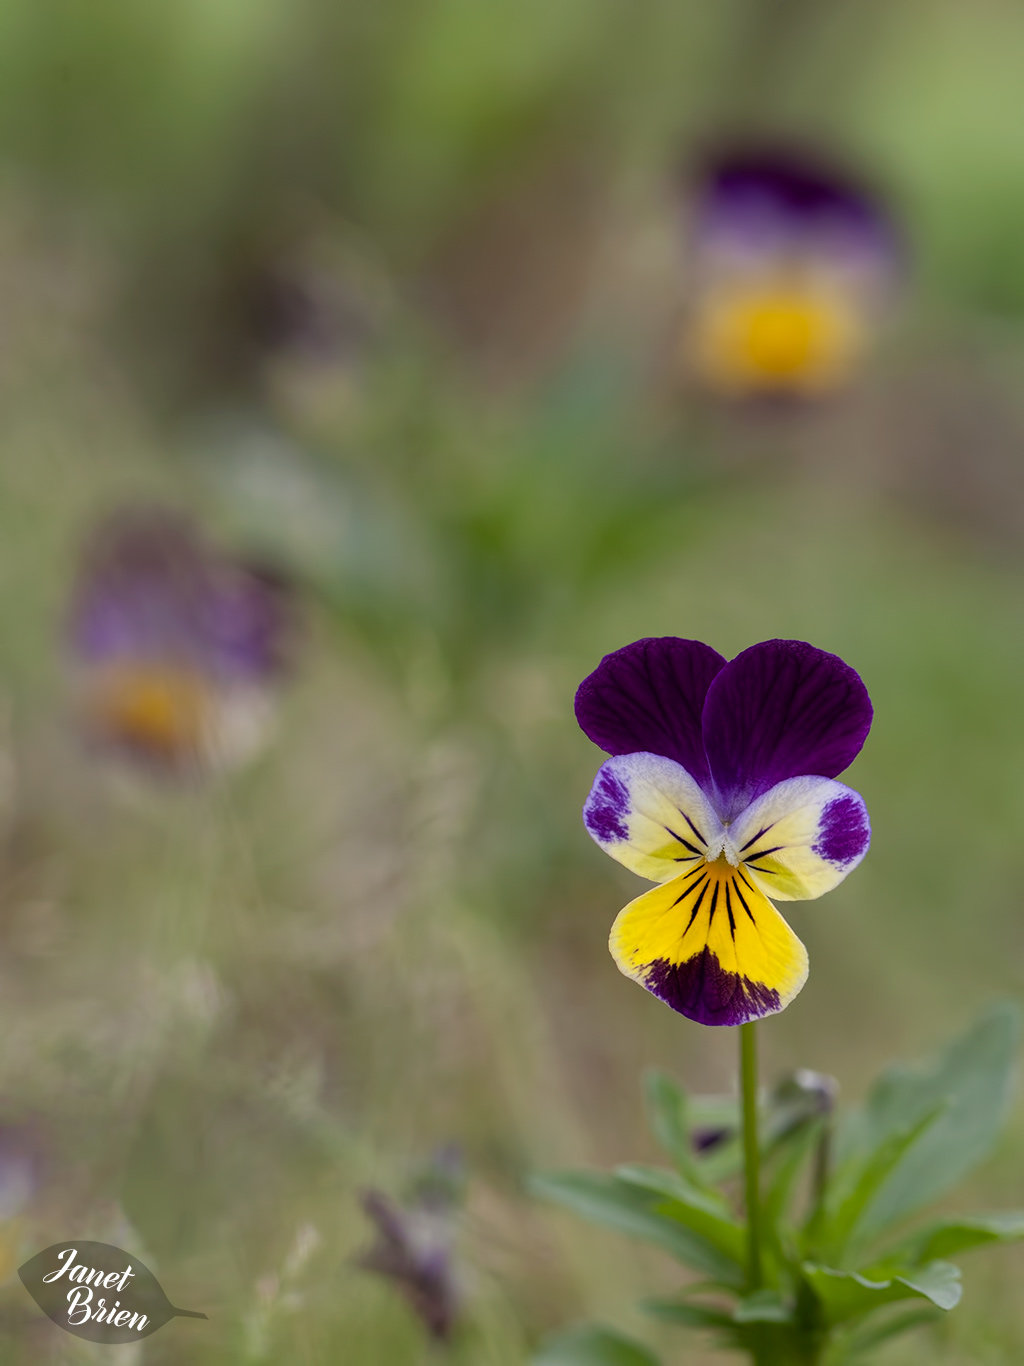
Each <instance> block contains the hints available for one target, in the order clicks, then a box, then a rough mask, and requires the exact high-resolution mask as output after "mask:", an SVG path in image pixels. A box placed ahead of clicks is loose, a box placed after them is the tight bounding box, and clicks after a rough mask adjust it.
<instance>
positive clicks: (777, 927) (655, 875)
mask: <svg viewBox="0 0 1024 1366" xmlns="http://www.w3.org/2000/svg"><path fill="white" fill-rule="evenodd" d="M871 717H872V710H871V701H870V699H869V697H868V694H867V690H866V688H865V687H864V684H863V683H862V682H861V679H860V677H859V675H858V674H857V673H855V672H854V670H853V669H851V668H850V667H849V666H848V665H847V664H844V663H843V661H842V660H841V659H839V658H838V657H837V656H836V655H831V654H827V653H826V652H825V651H824V650H818V649H815V648H814V646H812V645H807V644H805V643H804V642H802V641H797V640H767V641H764V642H763V643H762V644H760V645H753V646H751V648H750V649H749V650H744V651H743V653H742V654H740V655H737V656H736V658H735V659H733V660H731V661H730V662H728V663H727V662H726V660H725V659H724V658H723V657H722V656H721V655H720V654H719V653H718V652H717V651H716V650H713V649H711V647H710V646H708V645H703V644H701V642H700V641H696V640H680V639H677V638H676V637H674V636H667V637H662V638H658V639H648V640H638V641H636V642H634V643H633V644H632V645H627V646H625V647H624V648H623V649H621V650H616V651H615V652H614V654H610V655H606V656H605V658H604V659H603V660H602V661H601V663H600V664H599V665H598V667H597V668H596V669H595V670H594V672H593V673H592V674H590V676H589V677H588V678H585V679H584V680H583V682H582V683H581V684H580V687H579V690H578V692H577V694H576V718H577V720H578V721H579V724H580V726H581V728H582V729H583V731H584V732H585V734H586V735H587V736H589V738H590V739H591V740H593V741H594V743H595V744H597V745H599V746H600V747H601V749H603V750H604V751H605V752H606V753H608V754H610V755H612V756H613V757H612V758H610V759H609V760H608V761H607V762H606V763H605V764H603V765H602V766H601V769H600V770H599V772H598V775H597V778H596V779H595V781H594V785H593V788H592V789H591V792H590V796H589V797H588V798H587V801H586V805H585V806H584V808H583V818H584V822H585V824H586V827H587V830H588V831H589V832H590V834H591V836H592V837H593V838H594V839H595V840H596V841H597V843H598V844H600V845H601V847H602V848H603V849H604V850H606V852H607V853H609V854H611V856H612V858H614V859H617V860H618V861H619V862H620V863H622V864H624V865H625V867H627V868H629V869H630V870H631V871H632V872H634V873H639V874H640V875H641V876H642V877H645V878H648V879H649V880H651V881H652V882H656V883H658V884H659V885H658V886H657V887H655V888H654V889H653V890H651V891H648V892H645V893H644V895H643V896H640V897H637V899H636V900H635V901H632V902H630V904H629V905H628V906H626V907H625V909H624V910H622V911H621V912H620V913H619V915H618V917H617V919H616V921H615V923H614V925H613V926H612V932H611V938H610V941H609V947H610V949H611V953H612V957H613V958H614V959H615V962H616V964H617V965H618V967H619V970H620V971H621V972H623V973H625V975H626V976H627V977H631V978H632V979H633V980H634V981H636V982H639V983H640V984H641V986H644V987H646V988H647V990H648V991H650V992H652V993H653V994H654V995H655V996H657V997H658V998H659V999H660V1000H662V1001H664V1002H665V1003H666V1004H667V1005H670V1006H671V1007H672V1009H673V1010H678V1011H679V1012H680V1013H681V1014H683V1015H686V1016H687V1017H688V1018H689V1019H691V1020H697V1021H699V1022H700V1023H701V1024H710V1025H738V1024H744V1023H745V1022H746V1021H748V1020H753V1019H757V1018H758V1017H760V1016H762V1015H771V1014H774V1013H775V1012H776V1011H779V1010H782V1009H783V1008H784V1007H785V1006H787V1005H788V1004H789V1002H790V1001H792V999H793V997H794V996H796V994H797V992H798V991H799V990H800V988H801V987H802V986H803V984H804V982H805V981H806V979H807V951H806V949H805V948H804V946H803V944H802V943H801V942H800V940H799V939H798V938H797V937H796V935H795V934H794V933H793V931H792V930H791V929H790V927H789V925H788V924H787V923H786V921H785V920H784V919H783V918H782V916H781V915H780V914H779V912H778V911H777V910H776V908H775V906H774V905H773V902H774V901H806V900H813V899H814V898H816V897H819V896H821V895H822V894H823V893H824V892H827V891H830V890H831V889H832V888H833V887H835V886H837V884H838V883H840V882H842V880H843V879H844V878H845V877H846V875H847V873H849V872H850V871H851V869H853V868H855V867H856V866H857V864H858V863H859V862H860V861H861V859H862V858H863V857H864V855H865V853H866V852H867V848H868V842H869V839H870V826H869V823H868V814H867V810H866V808H865V806H864V802H863V800H862V798H861V797H860V796H859V795H858V794H857V793H856V792H854V791H853V790H852V789H851V788H848V787H845V786H844V785H843V784H842V783H838V782H836V781H835V778H836V776H837V775H838V774H839V773H841V772H842V771H843V770H844V769H845V768H846V767H847V766H848V765H849V764H850V763H852V761H853V759H854V758H855V757H856V755H857V754H858V753H859V751H860V749H861V746H862V745H863V743H864V740H865V739H866V737H867V733H868V730H869V729H870V726H871Z"/></svg>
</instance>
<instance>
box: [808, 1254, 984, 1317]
mask: <svg viewBox="0 0 1024 1366" xmlns="http://www.w3.org/2000/svg"><path fill="white" fill-rule="evenodd" d="M802 1270H803V1275H804V1279H805V1280H806V1282H807V1284H808V1285H809V1286H810V1287H811V1289H812V1290H813V1291H814V1293H815V1295H816V1296H817V1298H818V1301H819V1303H820V1305H821V1308H822V1313H823V1315H824V1318H825V1320H826V1322H827V1323H828V1324H829V1325H834V1324H838V1323H845V1322H846V1321H847V1320H848V1319H853V1318H856V1317H857V1316H858V1315H860V1314H870V1313H872V1312H873V1311H874V1310H876V1309H881V1308H883V1307H884V1306H885V1305H888V1304H896V1303H898V1302H899V1301H900V1300H907V1299H926V1300H929V1301H930V1302H931V1303H932V1304H934V1305H935V1306H936V1307H937V1308H938V1309H946V1310H949V1309H952V1308H953V1307H954V1306H955V1305H956V1304H958V1303H959V1302H960V1296H961V1293H962V1290H961V1286H960V1269H959V1267H955V1266H953V1265H952V1264H951V1263H950V1262H930V1263H929V1264H928V1265H927V1266H923V1267H917V1268H915V1269H913V1270H905V1271H902V1272H901V1273H900V1274H899V1275H897V1274H895V1273H893V1272H888V1273H882V1272H878V1271H871V1270H868V1271H866V1272H856V1271H840V1270H838V1269H837V1268H835V1267H828V1266H818V1265H815V1264H814V1263H812V1262H805V1263H804V1265H803V1268H802Z"/></svg>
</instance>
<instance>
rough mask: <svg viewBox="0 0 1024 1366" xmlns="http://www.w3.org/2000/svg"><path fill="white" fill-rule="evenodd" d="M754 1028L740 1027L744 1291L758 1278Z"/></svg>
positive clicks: (758, 1284)
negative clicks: (744, 1214) (744, 1204)
mask: <svg viewBox="0 0 1024 1366" xmlns="http://www.w3.org/2000/svg"><path fill="white" fill-rule="evenodd" d="M754 1030H755V1025H754V1023H753V1022H751V1023H750V1024H745V1025H740V1079H741V1088H742V1090H741V1093H742V1097H743V1179H744V1199H745V1203H746V1211H747V1287H748V1289H749V1290H751V1291H754V1290H759V1289H760V1288H761V1285H762V1278H761V1170H760V1168H761V1150H760V1146H759V1144H758V1139H757V1035H756V1034H755V1032H754Z"/></svg>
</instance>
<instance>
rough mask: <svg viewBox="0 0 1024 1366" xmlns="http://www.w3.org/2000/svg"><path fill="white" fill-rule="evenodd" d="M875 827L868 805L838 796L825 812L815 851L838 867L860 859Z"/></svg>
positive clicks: (847, 797)
mask: <svg viewBox="0 0 1024 1366" xmlns="http://www.w3.org/2000/svg"><path fill="white" fill-rule="evenodd" d="M870 838H871V827H870V826H869V824H868V816H867V812H866V811H865V810H864V805H863V803H862V802H860V801H859V800H858V799H857V798H856V797H853V796H848V795H847V796H842V797H835V798H834V799H833V800H832V801H830V802H829V803H828V805H827V806H826V807H825V809H824V810H823V811H822V813H821V821H820V823H819V825H818V838H817V840H816V842H815V844H814V852H815V853H816V854H817V855H818V856H819V857H820V858H823V859H827V860H828V862H829V863H834V864H835V865H836V867H837V868H844V867H845V866H846V865H847V864H848V863H852V862H853V860H854V859H855V858H859V857H860V855H861V854H863V853H864V850H865V849H866V848H867V847H868V841H869V840H870Z"/></svg>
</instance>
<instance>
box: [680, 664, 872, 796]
mask: <svg viewBox="0 0 1024 1366" xmlns="http://www.w3.org/2000/svg"><path fill="white" fill-rule="evenodd" d="M871 717H872V709H871V699H870V698H869V697H868V693H867V689H866V688H865V687H864V684H863V683H862V682H861V679H860V676H859V674H857V673H856V672H855V671H854V670H853V669H851V668H850V666H849V665H848V664H844V663H843V661H842V660H841V659H840V658H839V657H838V656H837V655H830V654H827V653H826V652H825V651H824V650H817V649H815V647H814V646H813V645H807V644H805V642H803V641H801V640H766V641H764V642H763V643H762V644H760V645H752V646H751V647H750V649H749V650H744V651H743V653H742V654H740V655H737V656H736V658H735V659H734V660H732V661H731V662H730V663H729V664H727V665H726V666H725V668H724V669H722V671H721V672H720V673H719V674H718V676H717V678H716V679H715V680H714V682H713V684H712V685H711V687H710V688H709V690H708V694H707V700H706V702H705V704H704V718H703V719H704V746H705V749H706V751H707V757H708V763H709V765H710V768H711V774H712V777H713V780H714V790H715V798H716V801H717V803H718V806H719V813H720V815H721V816H722V818H723V819H724V820H731V819H732V818H733V817H734V816H736V815H737V814H738V813H739V812H740V811H741V810H742V809H743V808H744V807H745V806H747V805H748V804H749V803H750V802H751V801H753V800H754V798H755V797H758V796H760V794H761V793H762V792H766V791H767V790H768V788H770V787H773V786H774V785H775V784H776V783H780V782H782V781H783V780H784V779H786V778H796V777H800V776H801V775H803V774H813V775H815V776H817V777H822V778H834V777H836V775H837V774H839V773H841V772H842V771H843V769H844V768H846V767H847V766H848V765H849V764H850V763H852V761H853V759H854V758H855V757H856V755H857V754H858V753H859V751H860V748H861V746H862V745H863V743H864V741H865V739H866V738H867V733H868V731H869V730H870V728H871Z"/></svg>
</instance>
